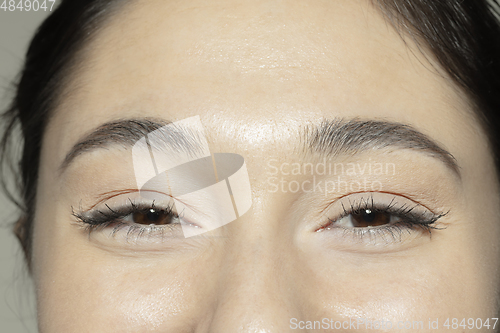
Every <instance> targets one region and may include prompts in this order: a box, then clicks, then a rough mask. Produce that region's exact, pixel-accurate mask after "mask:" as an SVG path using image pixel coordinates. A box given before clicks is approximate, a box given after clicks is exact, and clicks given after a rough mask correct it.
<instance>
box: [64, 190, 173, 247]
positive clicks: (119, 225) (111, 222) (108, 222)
mask: <svg viewBox="0 0 500 333" xmlns="http://www.w3.org/2000/svg"><path fill="white" fill-rule="evenodd" d="M129 202H130V204H128V205H126V206H121V207H118V208H111V207H109V205H107V204H106V205H105V206H106V209H105V210H101V209H95V210H92V211H90V212H83V211H79V212H75V211H74V209H73V212H72V215H73V216H74V217H75V218H76V219H77V221H78V223H79V224H80V225H82V226H83V227H84V229H85V231H86V232H88V233H89V235H90V234H91V233H92V232H94V231H99V230H103V229H105V228H107V227H113V229H112V230H111V234H110V236H114V235H115V234H116V233H117V232H118V231H119V230H121V229H123V228H128V230H127V239H128V238H129V237H130V236H131V235H134V234H137V237H141V236H144V235H145V234H148V235H157V234H160V235H163V234H164V232H166V231H168V230H173V229H174V228H176V226H177V225H180V223H172V224H166V225H161V226H159V225H141V224H136V223H129V222H124V221H123V218H124V217H127V216H129V215H131V214H135V213H142V214H146V213H148V212H150V210H151V209H153V210H155V211H156V212H158V213H161V214H165V215H167V216H168V217H170V218H173V219H179V220H180V219H181V218H180V216H179V215H178V214H177V213H175V212H174V211H173V203H172V204H169V205H167V206H166V207H165V208H159V207H156V206H155V202H154V201H153V202H152V203H151V204H149V203H146V204H145V203H139V204H138V203H135V202H133V201H132V200H130V199H129Z"/></svg>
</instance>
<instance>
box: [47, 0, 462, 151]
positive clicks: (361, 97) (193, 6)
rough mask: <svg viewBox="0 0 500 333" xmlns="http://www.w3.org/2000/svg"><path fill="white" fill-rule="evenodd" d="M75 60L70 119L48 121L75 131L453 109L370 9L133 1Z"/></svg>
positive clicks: (428, 72) (433, 78) (419, 59)
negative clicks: (140, 122)
mask: <svg viewBox="0 0 500 333" xmlns="http://www.w3.org/2000/svg"><path fill="white" fill-rule="evenodd" d="M82 59H83V66H81V67H80V70H79V72H78V73H77V75H73V84H70V85H69V86H70V87H71V89H70V92H71V93H70V94H66V95H65V96H69V98H66V99H65V100H64V101H63V109H70V110H73V112H68V113H60V114H59V115H58V117H59V119H60V120H62V121H63V122H64V123H66V124H68V123H69V124H82V123H84V124H85V130H90V129H92V128H94V127H96V126H98V125H99V124H101V123H103V122H106V121H110V120H113V119H116V118H118V117H119V118H124V117H137V116H143V115H144V112H146V113H147V114H148V115H150V116H159V117H163V118H166V119H169V120H176V119H183V118H186V117H188V116H192V115H201V116H202V120H203V121H204V123H207V119H212V120H213V119H222V118H223V119H225V120H226V121H229V122H231V121H233V122H238V121H239V122H240V125H239V126H238V129H239V131H240V133H244V132H245V126H249V125H248V124H250V123H251V122H252V121H253V120H256V119H257V120H258V121H257V122H259V129H260V131H263V130H265V129H266V128H267V127H269V131H272V129H271V127H272V126H273V121H276V120H279V121H280V122H281V123H283V124H288V125H290V126H288V127H289V128H291V127H296V125H298V124H300V123H303V122H304V121H306V120H307V121H309V120H311V119H318V117H332V114H334V116H337V117H352V116H357V117H372V118H373V117H374V116H376V117H384V118H394V114H398V119H396V120H397V121H401V122H413V123H416V122H417V123H418V121H419V118H422V120H423V121H424V120H425V118H426V117H428V114H427V109H428V107H427V106H428V105H432V107H433V108H434V109H440V108H441V106H443V105H446V107H444V108H442V112H441V113H442V116H446V115H445V113H446V112H448V111H449V110H451V109H458V107H457V108H449V104H450V103H452V104H453V103H455V104H458V103H459V102H457V101H459V100H460V98H457V95H456V94H455V93H454V90H453V89H452V87H451V86H448V85H446V84H444V85H443V79H442V78H441V77H439V76H438V75H436V73H435V70H434V69H432V65H431V64H430V63H429V62H428V61H427V60H426V59H425V58H424V57H423V56H422V55H421V54H420V53H419V51H418V50H417V47H416V46H415V45H414V44H413V43H412V42H411V41H410V40H406V43H405V41H403V39H402V38H401V37H400V36H399V35H398V33H397V32H396V31H395V30H394V29H393V28H392V27H391V26H390V25H389V24H388V23H387V22H386V21H385V19H384V17H383V16H382V15H381V14H380V13H379V11H378V10H377V9H376V8H375V7H374V6H373V5H372V3H371V1H369V0H336V1H321V0H307V1H306V0H301V1H282V0H265V1H262V0H257V1H249V0H248V1H246V0H242V1H235V0H222V1H201V0H191V1H164V0H161V1H135V2H132V3H131V4H128V5H125V7H124V8H123V10H122V11H121V12H120V13H118V14H116V15H114V16H113V17H111V18H109V20H108V21H107V23H106V26H105V27H104V28H103V29H102V30H101V31H100V32H99V33H98V35H97V37H96V38H95V40H93V41H92V42H91V43H90V44H89V45H88V46H87V48H86V51H85V53H84V55H83V58H82ZM416 102H417V103H416ZM426 104H427V106H426ZM422 105H424V106H423V107H422ZM64 106H67V108H64ZM424 109H425V110H424ZM424 111H425V112H424ZM410 114H411V118H408V115H410ZM221 115H223V117H220V116H221ZM291 116H293V117H291ZM259 117H260V118H259ZM264 117H265V119H267V120H268V121H269V119H271V120H270V123H269V122H268V123H266V122H263V121H261V120H262V119H263V118H264ZM437 117H439V114H438V115H437ZM204 118H205V119H204ZM272 118H274V119H272ZM56 119H57V117H56ZM409 120H411V121H409ZM242 122H243V123H244V124H245V125H243V126H242V125H241V123H242ZM214 125H217V126H219V125H222V124H214ZM266 126H267V127H266ZM70 127H71V126H70ZM83 130H84V129H83V128H82V131H83ZM431 130H432V129H431ZM77 132H78V131H74V128H73V129H68V133H67V134H65V135H64V136H66V137H68V138H69V139H70V140H68V141H75V140H76V137H77V136H78V135H81V134H82V133H77ZM249 132H252V135H251V136H252V138H251V140H254V141H255V140H259V138H258V137H256V136H255V129H249ZM224 133H225V135H227V134H228V133H230V129H229V128H227V127H226V130H225V132H224ZM284 137H285V138H287V137H288V136H287V135H284ZM247 139H248V140H250V135H249V136H248V138H247ZM267 139H269V138H268V137H267V138H266V140H267ZM254 143H255V142H254Z"/></svg>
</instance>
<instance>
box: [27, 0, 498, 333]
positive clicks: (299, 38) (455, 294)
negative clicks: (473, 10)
mask: <svg viewBox="0 0 500 333" xmlns="http://www.w3.org/2000/svg"><path fill="white" fill-rule="evenodd" d="M81 56H82V66H80V67H79V68H78V70H77V71H75V73H74V75H73V76H72V77H71V80H70V82H69V83H68V85H67V91H66V93H65V94H63V98H62V99H61V101H60V103H59V105H58V107H57V109H56V110H55V113H54V115H53V117H52V118H51V120H50V123H49V125H48V128H47V131H46V134H45V137H44V140H43V149H42V160H41V165H40V178H39V184H38V193H37V206H36V215H35V230H34V243H33V246H34V247H33V254H34V255H33V276H34V280H35V283H36V288H37V289H36V290H37V299H38V313H39V328H40V332H176V333H180V332H218V333H223V332H254V333H256V332H259V333H261V332H266V333H267V332H269V333H271V332H289V331H300V329H296V330H293V329H292V325H291V319H292V318H296V322H297V323H298V322H299V321H314V320H316V321H321V320H322V319H323V318H328V320H330V319H332V320H334V321H336V320H338V321H345V320H347V321H349V320H350V319H351V320H354V321H356V320H357V318H365V319H368V320H385V321H387V320H390V321H391V322H392V323H393V324H394V325H396V324H397V323H398V321H422V322H423V324H424V329H423V330H421V331H426V330H428V322H429V320H432V321H435V320H439V329H437V330H433V331H448V330H446V328H445V327H444V326H443V323H444V321H445V320H446V319H447V318H459V319H460V320H461V319H462V318H466V319H467V318H474V319H475V318H482V319H483V320H485V319H486V318H491V317H495V314H496V303H495V298H496V295H497V294H498V290H497V285H498V282H499V281H498V280H499V279H498V278H499V277H498V272H497V269H496V266H498V263H499V261H500V257H499V249H498V246H497V245H496V243H497V242H496V240H497V239H498V236H499V235H500V230H499V224H498V213H499V211H498V207H499V206H498V199H499V194H498V191H497V188H498V184H497V181H496V177H495V169H494V165H493V161H492V158H491V154H490V152H489V150H488V147H487V145H486V138H485V135H484V133H483V131H482V130H481V128H480V126H479V124H478V122H477V121H476V120H475V118H474V117H473V115H472V110H471V109H470V108H469V106H468V103H467V101H466V100H464V99H463V96H464V94H463V93H461V92H459V91H458V89H457V88H456V87H454V85H453V84H452V83H451V81H450V80H449V79H448V78H447V77H446V76H445V75H444V74H440V73H441V72H442V71H441V70H440V69H439V67H438V66H437V65H435V64H433V63H432V61H433V60H432V57H430V56H429V54H427V58H426V57H424V56H423V55H422V54H421V53H419V51H418V50H417V46H416V45H415V44H414V43H413V42H412V41H411V40H410V39H407V40H406V44H405V42H404V41H403V39H402V38H401V37H400V36H399V35H398V34H397V33H396V31H395V30H394V29H393V28H392V27H391V26H390V25H389V24H387V22H386V21H385V19H384V17H383V16H382V15H381V14H380V13H379V11H378V10H377V9H376V8H375V7H374V6H373V5H372V4H371V3H370V2H369V1H365V0H359V1H357V0H356V1H353V0H349V1H347V0H337V1H320V0H307V1H305V0H304V1H293V2H292V1H278V0H275V1H270V0H268V1H260V0H252V1H246V0H245V1H244V0H242V1H235V0H233V1H229V0H221V1H210V2H207V1H201V0H189V1H165V0H162V1H137V2H134V3H132V4H128V5H126V6H125V7H123V8H122V10H121V11H120V12H119V13H117V14H116V15H114V16H113V17H110V18H109V19H108V20H107V22H106V25H105V26H104V27H103V28H102V30H101V31H100V32H99V33H98V34H97V36H96V38H95V39H94V40H93V41H92V42H91V43H90V44H89V45H87V47H86V48H85V50H84V52H83V53H82V54H81ZM433 65H434V69H433ZM195 115H199V116H200V119H201V122H202V124H203V126H204V128H205V131H206V133H207V138H208V142H209V146H210V150H211V151H212V152H232V153H237V154H240V155H242V156H243V157H244V158H245V162H246V165H247V168H248V173H249V177H250V184H251V186H252V208H251V210H250V211H248V212H247V213H246V214H245V215H243V216H241V217H240V218H238V219H237V220H236V221H234V222H232V223H229V224H227V225H226V226H224V227H222V228H218V229H216V230H214V231H211V232H207V233H205V234H204V235H203V237H198V238H195V239H184V238H182V237H177V238H171V239H166V240H165V241H163V242H161V241H160V242H158V241H152V240H151V239H149V240H148V238H147V237H146V238H143V239H141V240H138V239H137V240H132V241H128V242H127V241H126V240H125V237H123V233H122V235H121V236H120V235H116V237H114V238H113V237H109V234H110V229H105V230H102V231H94V232H93V233H92V234H91V236H90V237H89V235H88V233H86V232H85V231H83V230H82V228H81V227H80V226H79V225H78V224H76V223H75V218H74V217H73V216H72V215H71V213H72V208H76V209H78V208H80V207H81V208H83V209H84V210H85V209H87V208H90V207H92V206H93V205H95V204H96V203H97V202H98V201H99V198H101V196H102V194H103V193H106V192H110V191H115V190H124V189H131V188H133V187H134V186H135V178H134V173H133V167H132V157H131V149H125V148H120V147H109V148H108V149H99V150H95V151H93V152H91V153H87V154H82V155H81V156H79V157H77V158H76V159H75V161H74V162H73V163H72V164H71V165H70V166H69V168H68V169H67V170H66V171H65V172H64V173H63V174H60V173H59V171H58V168H59V165H60V164H61V163H62V161H63V160H64V158H65V156H66V154H67V153H68V151H69V150H70V149H71V147H72V146H73V145H74V144H75V143H77V142H78V141H79V140H81V138H82V137H84V136H85V135H87V134H88V133H89V132H91V131H92V130H94V129H95V128H96V127H98V126H100V125H101V124H104V123H106V122H109V121H114V120H118V119H129V118H140V117H145V116H147V117H154V118H160V119H165V120H171V121H176V120H182V119H184V118H187V117H190V116H195ZM339 118H342V119H352V118H359V119H365V120H385V121H392V122H399V123H404V124H408V125H411V126H412V127H413V128H415V129H416V130H418V131H420V132H422V133H424V134H426V135H428V136H429V137H430V138H432V140H434V141H436V142H438V143H439V144H440V145H441V146H442V147H443V148H445V149H446V150H448V151H449V152H450V153H451V154H452V155H453V156H454V157H455V158H456V161H457V164H458V166H459V168H460V173H461V178H458V177H457V176H456V175H455V174H454V173H453V172H452V171H450V169H449V168H448V167H446V166H445V165H444V164H443V163H442V162H441V161H439V160H436V159H435V158H432V157H430V156H429V155H426V154H423V153H421V152H418V151H414V150H397V149H385V150H384V149H382V150H373V151H370V152H365V153H360V154H356V155H352V156H351V155H344V156H338V157H337V158H336V159H334V160H332V162H336V163H360V164H362V163H372V162H380V163H393V164H394V165H395V170H396V172H395V173H389V174H383V175H371V176H368V179H369V180H370V181H378V182H380V183H381V184H382V185H383V191H381V192H384V193H386V194H388V195H391V196H392V197H396V198H398V200H403V201H404V200H411V202H413V203H416V204H420V205H421V206H419V209H428V210H429V211H432V212H434V213H437V212H447V214H446V216H444V217H442V218H441V219H440V220H439V221H438V223H439V226H440V227H441V228H440V230H433V231H432V237H429V235H428V234H427V233H426V232H425V231H422V230H414V231H411V232H404V233H403V234H402V236H401V239H399V240H394V239H391V238H390V237H389V238H388V239H383V238H382V237H378V238H376V239H375V240H374V241H372V242H368V243H367V242H363V241H361V240H360V239H356V237H355V236H354V235H352V234H344V233H343V232H342V231H340V232H339V229H331V230H323V231H322V232H316V230H317V229H318V226H320V225H325V224H326V222H327V221H328V219H327V217H330V218H334V217H336V216H338V214H339V213H341V212H342V211H339V202H340V200H342V198H344V199H345V198H346V197H347V196H352V197H351V198H353V200H354V198H355V196H356V195H358V198H359V196H363V195H364V194H363V193H357V194H356V193H353V192H356V191H350V190H339V191H334V192H332V193H329V194H328V195H325V194H324V193H314V192H313V193H305V192H303V191H299V192H297V193H292V192H290V191H283V190H278V191H272V189H273V187H272V186H271V185H270V183H269V177H270V176H272V171H273V169H272V167H271V166H277V167H279V166H280V164H281V163H294V162H297V163H306V162H311V163H316V162H319V161H321V158H320V157H318V156H313V155H312V154H309V155H307V154H306V155H304V154H300V153H298V152H297V151H298V148H297V147H300V135H299V134H300V130H301V129H303V127H304V126H305V125H307V124H318V123H319V122H320V121H321V120H322V119H339ZM285 171H286V170H285ZM277 177H279V178H280V179H281V178H282V177H283V180H284V181H288V182H290V181H294V180H296V181H300V182H302V181H304V180H307V179H309V178H308V177H309V176H308V175H304V174H302V175H284V174H282V173H279V174H278V175H277ZM363 177H365V176H361V175H359V174H355V175H351V176H347V175H346V176H345V178H343V179H344V180H345V181H348V182H351V181H361V180H362V179H363ZM326 178H328V176H326ZM365 194H366V193H365ZM132 196H133V193H130V194H125V195H123V196H122V198H128V197H132ZM405 198H406V199H405ZM386 235H387V234H386ZM134 239H135V238H134ZM450 324H451V322H450ZM373 330H374V329H373V328H372V329H371V330H370V329H368V328H366V327H365V326H360V327H359V328H358V329H353V328H352V327H351V328H348V329H344V331H346V332H347V331H356V332H367V331H373ZM303 331H315V332H316V331H318V332H319V331H322V329H316V330H307V329H303ZM324 331H329V330H328V329H324ZM388 331H398V329H397V328H394V329H393V330H388ZM401 331H403V330H401ZM405 331H408V330H405Z"/></svg>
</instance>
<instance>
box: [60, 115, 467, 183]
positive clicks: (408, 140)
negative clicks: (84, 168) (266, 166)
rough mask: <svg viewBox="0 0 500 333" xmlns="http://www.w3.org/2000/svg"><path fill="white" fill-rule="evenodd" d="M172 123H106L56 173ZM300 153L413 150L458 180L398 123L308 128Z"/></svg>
mask: <svg viewBox="0 0 500 333" xmlns="http://www.w3.org/2000/svg"><path fill="white" fill-rule="evenodd" d="M168 124H171V122H169V121H165V120H161V119H156V118H139V119H125V120H117V121H113V122H109V123H105V124H103V125H101V126H99V127H98V128H97V129H95V130H93V131H92V132H90V133H89V134H88V135H86V136H85V137H84V138H83V139H82V140H80V141H79V142H78V143H77V144H75V145H74V146H73V147H72V148H71V150H70V151H69V153H68V154H67V155H66V157H65V159H64V160H63V162H62V164H61V166H60V168H59V170H60V172H61V173H62V172H64V171H65V170H66V169H67V168H68V167H69V165H70V164H71V163H72V162H73V161H74V159H75V158H76V157H78V156H80V155H82V154H84V153H88V152H91V151H93V150H96V149H102V148H109V147H110V146H113V145H118V146H122V147H123V148H131V147H133V146H134V145H135V144H136V143H137V141H139V140H140V139H142V138H143V137H145V136H147V135H148V134H149V133H151V132H153V131H155V130H157V129H159V128H161V127H163V126H165V125H168ZM300 137H301V149H302V150H303V152H306V153H307V152H313V153H318V154H323V155H328V156H333V157H335V156H339V155H345V154H357V153H361V152H365V151H369V150H372V149H384V148H396V149H409V150H416V151H419V152H422V153H425V154H427V155H428V156H431V157H434V158H436V159H438V160H440V161H441V162H443V163H444V164H445V165H446V166H447V167H448V168H449V169H451V170H452V171H453V173H455V174H456V175H457V176H458V177H459V178H461V177H460V169H459V167H458V165H457V163H456V159H455V157H454V156H453V155H452V154H450V153H449V152H448V151H446V150H445V149H443V148H441V147H440V146H439V145H438V144H437V143H436V142H435V141H433V140H431V139H430V138H429V137H428V136H427V135H425V134H423V133H421V132H419V131H417V130H416V129H414V128H413V127H411V126H409V125H406V124H401V123H398V122H389V121H374V120H359V119H350V120H344V119H334V120H323V121H322V122H321V123H320V124H319V125H312V124H311V125H307V126H306V127H305V128H303V130H302V131H301V133H300ZM199 139H200V137H199V136H198V135H196V134H195V133H192V132H190V131H189V130H187V131H186V130H184V129H182V128H177V129H176V130H174V131H170V132H168V134H166V135H165V137H164V138H163V139H162V142H161V144H162V145H166V146H168V147H170V148H171V149H175V150H183V151H186V152H192V153H196V151H197V149H198V147H199V146H200V145H201V142H200V140H199Z"/></svg>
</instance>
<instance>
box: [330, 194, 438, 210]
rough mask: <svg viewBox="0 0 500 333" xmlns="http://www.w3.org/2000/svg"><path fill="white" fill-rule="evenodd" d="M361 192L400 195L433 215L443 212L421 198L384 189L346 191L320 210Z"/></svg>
mask: <svg viewBox="0 0 500 333" xmlns="http://www.w3.org/2000/svg"><path fill="white" fill-rule="evenodd" d="M363 194H364V195H373V194H375V195H391V196H393V197H401V198H403V199H404V200H408V201H409V202H412V203H415V204H416V205H418V207H422V208H424V209H426V210H428V211H429V212H431V213H432V214H434V215H439V214H443V211H441V210H435V209H432V208H430V207H428V206H427V205H426V204H425V203H423V202H422V200H417V199H414V198H411V197H410V196H408V195H405V194H402V193H395V192H386V191H378V192H365V191H360V192H351V193H347V194H345V195H342V196H340V197H338V198H336V199H335V200H334V201H332V202H329V203H328V204H327V205H325V207H324V208H323V209H322V210H321V211H320V212H321V213H324V212H325V211H327V210H329V209H330V208H331V207H332V206H333V205H335V204H336V203H337V202H339V201H340V200H343V199H344V198H346V197H350V196H354V195H363Z"/></svg>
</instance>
